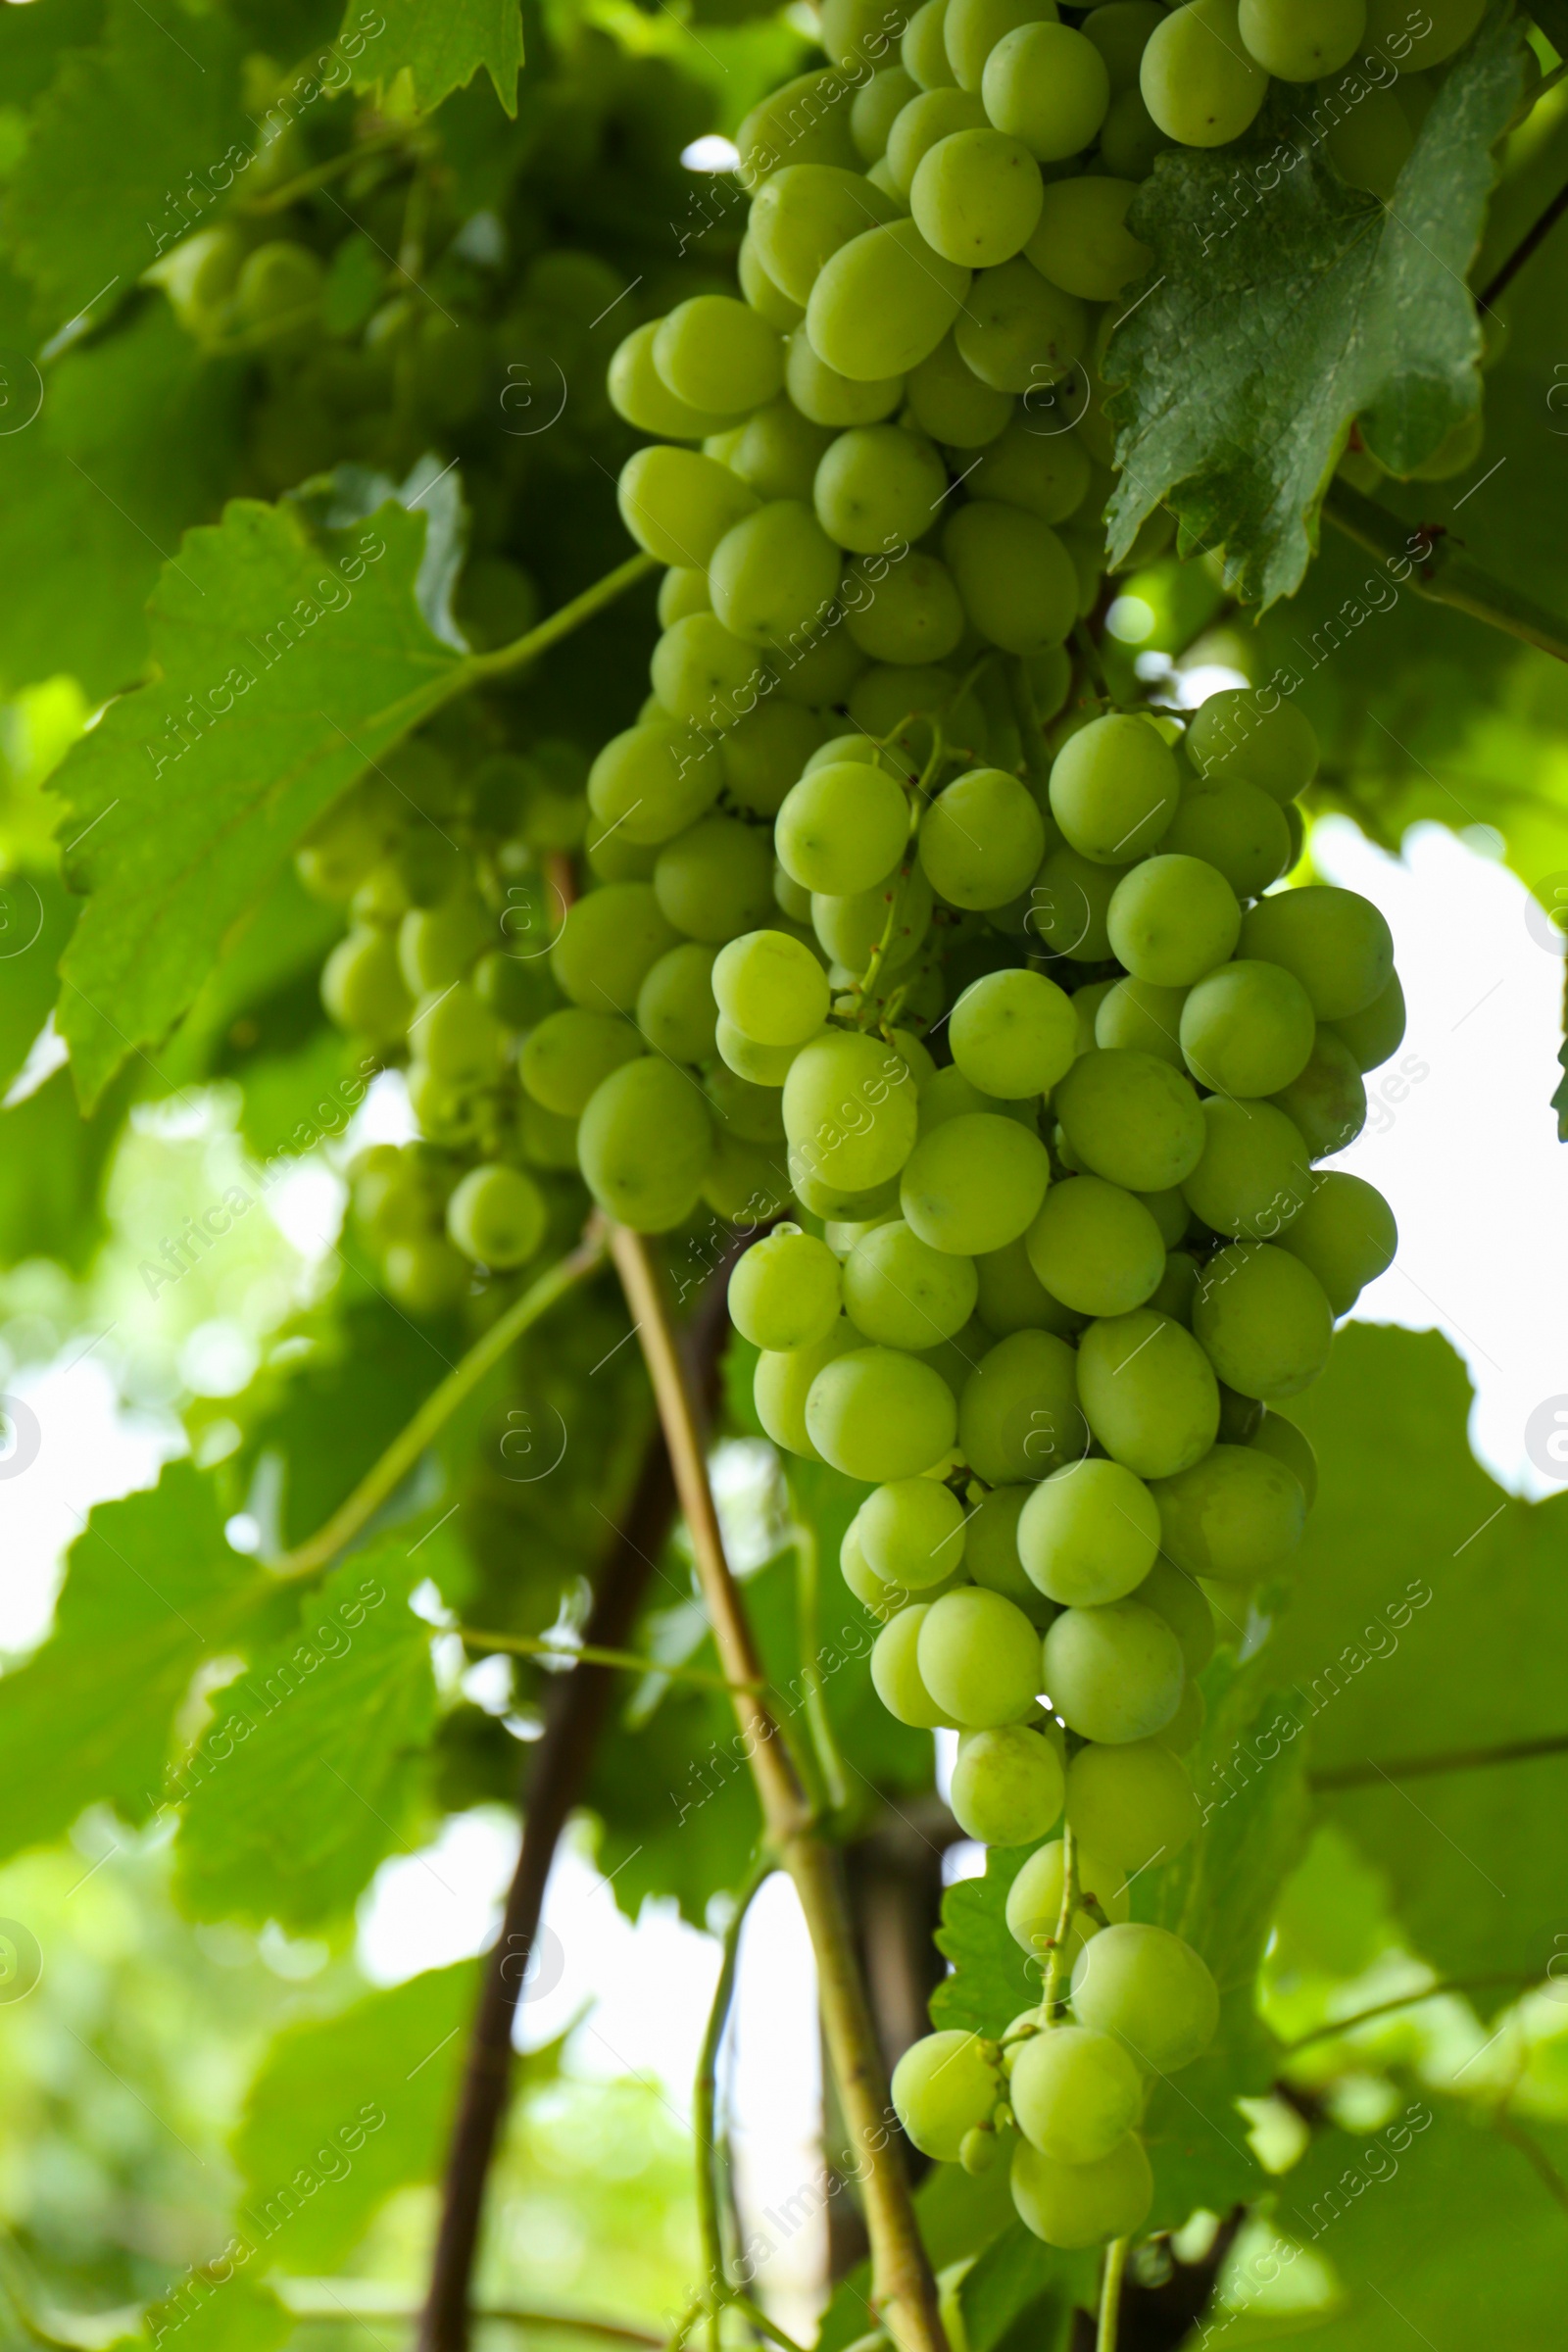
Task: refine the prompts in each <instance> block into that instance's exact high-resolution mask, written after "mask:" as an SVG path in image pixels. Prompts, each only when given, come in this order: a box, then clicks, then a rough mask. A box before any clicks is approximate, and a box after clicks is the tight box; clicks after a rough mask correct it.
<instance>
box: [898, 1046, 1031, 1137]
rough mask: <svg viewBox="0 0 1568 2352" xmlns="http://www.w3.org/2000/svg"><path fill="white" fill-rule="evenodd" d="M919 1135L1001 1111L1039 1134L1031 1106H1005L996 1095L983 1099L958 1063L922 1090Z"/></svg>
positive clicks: (932, 1076) (1024, 1104) (939, 1071)
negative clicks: (973, 1113)
mask: <svg viewBox="0 0 1568 2352" xmlns="http://www.w3.org/2000/svg"><path fill="white" fill-rule="evenodd" d="M918 1110H919V1133H920V1134H921V1135H922V1136H924V1135H929V1134H930V1133H931V1131H932V1129H933V1128H936V1127H944V1126H946V1124H947V1122H948V1121H949V1119H960V1118H963V1117H964V1116H966V1115H967V1114H968V1113H969V1112H971V1111H980V1110H991V1111H1000V1112H1002V1113H1004V1114H1005V1116H1006V1117H1007V1118H1009V1119H1016V1120H1017V1121H1018V1124H1019V1126H1020V1127H1027V1128H1028V1130H1029V1132H1030V1134H1031V1135H1036V1134H1038V1133H1039V1124H1038V1121H1037V1120H1036V1117H1035V1105H1034V1103H1021V1102H1014V1103H1006V1102H1004V1101H1002V1100H1001V1099H1000V1098H999V1097H997V1096H994V1095H983V1094H982V1093H981V1092H980V1089H979V1088H978V1087H977V1086H975V1085H974V1084H972V1082H971V1081H970V1080H969V1079H967V1078H966V1077H965V1076H964V1074H963V1072H962V1071H961V1070H960V1069H959V1067H958V1065H957V1063H956V1062H950V1063H949V1064H948V1066H947V1068H946V1069H942V1070H936V1071H934V1072H933V1073H932V1075H931V1076H930V1077H929V1078H928V1079H927V1080H926V1082H925V1084H924V1085H923V1086H922V1087H921V1089H920V1096H919V1103H918Z"/></svg>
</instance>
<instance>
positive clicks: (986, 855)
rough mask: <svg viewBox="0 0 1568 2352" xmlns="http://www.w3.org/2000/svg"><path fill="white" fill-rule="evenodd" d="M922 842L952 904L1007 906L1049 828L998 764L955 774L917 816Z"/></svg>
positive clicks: (1035, 1089)
mask: <svg viewBox="0 0 1568 2352" xmlns="http://www.w3.org/2000/svg"><path fill="white" fill-rule="evenodd" d="M919 840H920V850H919V855H920V863H921V865H922V866H923V867H924V869H925V872H926V875H927V877H928V878H929V880H930V882H931V885H932V888H933V889H935V890H937V891H939V892H940V893H941V895H942V897H943V898H944V899H946V900H947V901H948V903H949V905H950V906H953V907H975V908H979V907H1005V905H1006V904H1007V902H1008V901H1009V900H1010V899H1015V898H1017V897H1018V896H1019V894H1020V893H1021V892H1022V891H1025V890H1027V889H1028V887H1029V885H1030V883H1031V882H1032V881H1033V880H1034V877H1035V874H1036V872H1037V870H1038V868H1039V865H1040V860H1041V858H1042V857H1043V856H1044V854H1045V847H1046V829H1045V823H1044V820H1043V819H1042V817H1041V814H1040V810H1039V809H1038V808H1037V807H1036V806H1035V803H1034V801H1033V799H1032V798H1031V796H1030V794H1029V793H1028V792H1027V791H1026V790H1025V789H1024V787H1023V785H1022V784H1020V783H1019V782H1018V779H1017V778H1016V776H1009V775H1007V774H1006V773H1005V771H1004V770H1003V769H1002V768H1000V767H975V768H971V769H970V770H969V772H968V773H967V774H966V775H962V776H957V777H956V778H955V779H954V781H953V782H952V783H951V784H950V785H948V786H947V788H946V790H945V791H943V792H942V793H940V794H939V795H938V796H937V798H936V799H935V800H934V801H932V802H931V803H930V805H929V807H928V808H927V809H926V812H925V814H924V816H923V817H922V819H921V821H920V836H919ZM993 976H994V977H995V975H993ZM1019 976H1020V977H1021V976H1022V975H1019ZM1031 976H1033V975H1031ZM977 985H983V983H977ZM1048 985H1049V983H1048ZM969 993H970V994H971V995H972V994H973V991H972V990H971V991H970V992H969ZM1056 993H1058V994H1059V992H1056ZM1063 1067H1065V1064H1063ZM1060 1075H1061V1072H1060V1070H1057V1071H1056V1073H1055V1077H1053V1078H1051V1079H1048V1080H1046V1081H1044V1082H1043V1085H1028V1086H1023V1087H1016V1088H1008V1089H1007V1090H1006V1091H1007V1092H1008V1093H1012V1094H1025V1095H1027V1094H1037V1093H1040V1092H1043V1091H1045V1089H1046V1088H1049V1087H1051V1086H1054V1084H1055V1078H1056V1077H1059V1076H1060Z"/></svg>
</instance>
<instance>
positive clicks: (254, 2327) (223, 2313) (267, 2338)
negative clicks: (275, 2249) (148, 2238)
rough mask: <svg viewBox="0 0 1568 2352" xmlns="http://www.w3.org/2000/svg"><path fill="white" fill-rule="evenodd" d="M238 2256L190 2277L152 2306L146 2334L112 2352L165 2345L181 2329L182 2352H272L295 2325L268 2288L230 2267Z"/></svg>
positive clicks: (139, 2351)
mask: <svg viewBox="0 0 1568 2352" xmlns="http://www.w3.org/2000/svg"><path fill="white" fill-rule="evenodd" d="M236 2260H237V2256H233V2255H231V2256H229V2257H228V2259H227V2261H224V2260H223V2259H222V2258H220V2260H219V2261H217V2262H216V2263H213V2264H211V2265H209V2266H208V2268H207V2269H206V2270H195V2271H191V2272H189V2273H188V2274H187V2275H186V2277H185V2278H183V2279H182V2280H181V2281H180V2284H179V2286H178V2288H177V2289H176V2290H175V2292H174V2294H173V2295H172V2296H170V2297H169V2298H168V2299H167V2300H166V2301H164V2302H162V2303H154V2304H153V2305H152V2307H151V2308H150V2310H149V2311H148V2314H147V2319H146V2324H145V2332H144V2333H143V2334H140V2335H131V2336H125V2337H123V2338H122V2339H121V2341H120V2342H118V2343H116V2344H114V2345H111V2347H110V2352H142V2347H143V2346H144V2345H147V2344H153V2345H159V2344H165V2345H167V2344H168V2343H169V2341H170V2340H171V2337H172V2335H173V2332H174V2330H175V2328H177V2329H178V2330H179V2337H178V2340H179V2348H180V2352H275V2347H276V2346H277V2345H279V2344H286V2343H287V2342H288V2340H289V2338H290V2336H291V2335H292V2334H293V2333H294V2330H295V2327H296V2325H297V2323H296V2322H295V2320H294V2319H293V2317H292V2315H291V2314H290V2313H289V2312H287V2311H285V2310H284V2308H283V2306H282V2304H281V2303H280V2302H279V2301H278V2299H277V2297H276V2296H275V2295H274V2294H273V2293H272V2291H271V2289H270V2287H267V2286H264V2285H263V2284H262V2282H261V2280H260V2279H259V2278H245V2277H244V2275H243V2273H241V2272H240V2271H239V2270H237V2269H235V2268H232V2267H230V2266H231V2265H232V2264H233V2263H234V2262H235V2261H236Z"/></svg>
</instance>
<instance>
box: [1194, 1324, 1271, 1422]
mask: <svg viewBox="0 0 1568 2352" xmlns="http://www.w3.org/2000/svg"><path fill="white" fill-rule="evenodd" d="M1189 1328H1191V1326H1189ZM1262 1418H1263V1406H1262V1405H1261V1404H1260V1403H1259V1401H1258V1399H1257V1398H1256V1397H1243V1396H1241V1395H1239V1394H1238V1392H1237V1391H1236V1390H1235V1389H1228V1388H1226V1386H1225V1384H1224V1382H1223V1381H1221V1383H1220V1391H1219V1442H1220V1444H1221V1445H1222V1446H1245V1445H1246V1444H1247V1441H1248V1439H1249V1438H1250V1436H1251V1435H1252V1432H1253V1431H1254V1430H1255V1429H1256V1428H1257V1425H1258V1423H1259V1422H1260V1421H1261V1420H1262Z"/></svg>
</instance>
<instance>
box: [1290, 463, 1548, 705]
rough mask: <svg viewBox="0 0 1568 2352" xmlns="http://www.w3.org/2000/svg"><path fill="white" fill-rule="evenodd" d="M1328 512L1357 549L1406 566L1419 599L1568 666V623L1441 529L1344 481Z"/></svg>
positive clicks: (1332, 493) (1330, 499)
mask: <svg viewBox="0 0 1568 2352" xmlns="http://www.w3.org/2000/svg"><path fill="white" fill-rule="evenodd" d="M1323 515H1324V518H1325V520H1327V521H1329V522H1332V523H1333V525H1334V527H1335V529H1336V530H1338V531H1343V532H1344V533H1345V536H1346V537H1347V538H1348V539H1352V540H1353V541H1354V542H1355V544H1356V546H1357V547H1364V548H1365V549H1366V550H1367V551H1368V553H1369V554H1371V555H1374V556H1381V557H1382V558H1383V559H1384V561H1385V563H1386V564H1390V565H1394V564H1398V565H1401V566H1404V567H1406V568H1405V569H1404V570H1402V571H1401V572H1400V574H1399V576H1400V577H1401V578H1402V579H1403V580H1404V582H1405V584H1406V585H1407V586H1408V587H1410V588H1411V589H1413V590H1414V592H1415V593H1416V595H1417V596H1422V597H1425V598H1427V599H1428V601H1429V602H1430V603H1432V604H1435V605H1447V606H1448V607H1449V608H1450V609H1451V610H1452V611H1453V612H1455V613H1468V614H1469V616H1470V618H1471V619H1472V620H1479V621H1484V622H1485V623H1486V625H1487V627H1488V628H1492V629H1500V630H1501V631H1502V632H1503V634H1504V635H1505V636H1508V637H1517V638H1518V639H1519V640H1520V641H1521V643H1523V644H1525V645H1533V646H1535V647H1536V648H1537V649H1538V651H1539V652H1541V653H1544V654H1550V655H1551V656H1552V657H1553V659H1554V660H1555V661H1558V662H1568V621H1564V620H1562V619H1561V618H1560V617H1559V616H1558V614H1557V613H1549V612H1548V611H1547V610H1546V608H1545V606H1544V605H1538V604H1537V603H1536V602H1535V601H1534V599H1533V598H1531V597H1528V596H1521V595H1520V593H1519V592H1518V590H1517V589H1515V588H1511V587H1509V586H1508V584H1507V583H1506V582H1505V581H1503V580H1499V579H1498V578H1496V576H1495V574H1494V573H1492V572H1490V571H1487V570H1485V569H1484V568H1483V567H1482V565H1481V564H1474V563H1472V562H1471V560H1470V558H1469V557H1468V556H1467V555H1466V554H1465V553H1464V551H1463V546H1462V543H1461V542H1460V541H1459V540H1457V539H1455V538H1452V537H1451V536H1450V535H1449V534H1448V533H1447V531H1446V530H1445V529H1444V528H1443V527H1442V526H1441V525H1432V526H1429V525H1427V524H1425V523H1416V524H1413V525H1412V524H1407V523H1405V522H1404V521H1403V520H1402V519H1401V518H1400V517H1399V516H1398V515H1391V514H1390V513H1389V511H1388V509H1387V507H1380V506H1379V505H1378V504H1377V503H1376V501H1375V500H1373V499H1370V498H1363V497H1362V496H1361V494H1360V492H1359V491H1357V490H1352V489H1350V488H1349V486H1348V483H1345V482H1336V483H1335V484H1334V486H1333V488H1332V489H1331V490H1330V492H1329V494H1328V497H1327V498H1326V499H1325V500H1324V502H1323Z"/></svg>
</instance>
